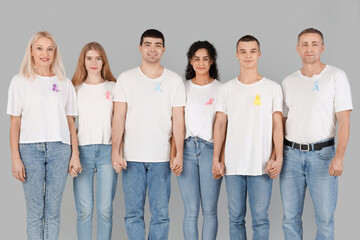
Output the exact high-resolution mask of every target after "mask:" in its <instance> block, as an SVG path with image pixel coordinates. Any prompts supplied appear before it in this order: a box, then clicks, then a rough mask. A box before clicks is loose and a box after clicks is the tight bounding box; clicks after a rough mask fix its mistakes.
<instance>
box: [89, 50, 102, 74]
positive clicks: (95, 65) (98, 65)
mask: <svg viewBox="0 0 360 240" xmlns="http://www.w3.org/2000/svg"><path fill="white" fill-rule="evenodd" d="M102 67H103V60H102V58H101V56H100V54H99V53H98V51H96V50H89V51H88V52H87V53H86V54H85V68H86V71H87V72H88V73H92V74H101V70H102Z"/></svg>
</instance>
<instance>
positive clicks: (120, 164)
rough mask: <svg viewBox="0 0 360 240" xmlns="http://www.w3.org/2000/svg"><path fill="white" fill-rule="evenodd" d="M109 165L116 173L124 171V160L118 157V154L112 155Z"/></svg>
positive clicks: (125, 164) (125, 165)
mask: <svg viewBox="0 0 360 240" xmlns="http://www.w3.org/2000/svg"><path fill="white" fill-rule="evenodd" d="M111 165H112V166H113V168H114V169H115V172H116V173H119V172H121V171H122V170H126V167H127V163H126V160H125V159H124V158H122V157H121V156H120V154H116V153H113V154H112V156H111Z"/></svg>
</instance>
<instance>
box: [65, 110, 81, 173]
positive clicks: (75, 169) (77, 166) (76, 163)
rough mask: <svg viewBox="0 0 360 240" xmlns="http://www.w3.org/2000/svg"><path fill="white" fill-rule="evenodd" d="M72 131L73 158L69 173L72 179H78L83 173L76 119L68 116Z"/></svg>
mask: <svg viewBox="0 0 360 240" xmlns="http://www.w3.org/2000/svg"><path fill="white" fill-rule="evenodd" d="M66 118H67V122H68V125H69V131H70V141H71V158H70V163H69V169H68V173H69V174H70V176H72V177H77V176H78V174H79V173H81V171H82V168H81V163H80V158H79V145H78V140H77V135H76V129H75V118H74V117H73V116H66Z"/></svg>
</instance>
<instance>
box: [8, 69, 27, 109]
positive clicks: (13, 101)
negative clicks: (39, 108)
mask: <svg viewBox="0 0 360 240" xmlns="http://www.w3.org/2000/svg"><path fill="white" fill-rule="evenodd" d="M20 87H21V86H20V84H19V79H18V78H17V77H16V76H15V77H13V79H12V80H11V83H10V87H9V91H8V103H7V111H6V112H7V114H9V115H12V116H20V115H21V114H22V111H23V104H22V101H21V94H20Z"/></svg>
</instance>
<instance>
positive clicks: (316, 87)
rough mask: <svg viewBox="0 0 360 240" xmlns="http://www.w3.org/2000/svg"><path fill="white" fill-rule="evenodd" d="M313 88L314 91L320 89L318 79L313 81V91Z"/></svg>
mask: <svg viewBox="0 0 360 240" xmlns="http://www.w3.org/2000/svg"><path fill="white" fill-rule="evenodd" d="M315 90H316V91H320V90H319V81H318V80H316V81H315V86H314V88H313V91H315Z"/></svg>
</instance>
